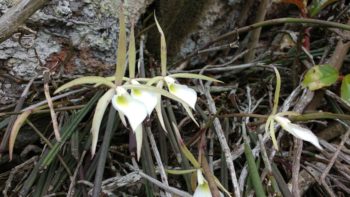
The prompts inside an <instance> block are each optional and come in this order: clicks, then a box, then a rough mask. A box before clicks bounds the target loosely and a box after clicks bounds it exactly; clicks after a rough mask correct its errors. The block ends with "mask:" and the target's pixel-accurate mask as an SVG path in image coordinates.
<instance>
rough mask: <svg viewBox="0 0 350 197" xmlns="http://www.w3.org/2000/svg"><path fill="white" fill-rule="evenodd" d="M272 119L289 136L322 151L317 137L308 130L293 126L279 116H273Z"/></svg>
mask: <svg viewBox="0 0 350 197" xmlns="http://www.w3.org/2000/svg"><path fill="white" fill-rule="evenodd" d="M274 119H275V120H276V121H277V122H278V123H279V124H280V125H281V126H282V128H283V129H284V130H286V131H288V132H289V133H290V134H292V135H293V136H295V137H296V138H299V139H302V140H304V141H308V142H310V143H311V144H313V145H314V146H316V147H317V148H318V149H321V150H322V147H321V145H320V143H319V141H318V138H317V136H316V135H315V134H314V133H313V132H312V131H311V130H309V129H307V128H304V127H301V126H299V125H297V124H293V123H291V122H290V120H289V119H287V118H285V117H281V116H275V117H274Z"/></svg>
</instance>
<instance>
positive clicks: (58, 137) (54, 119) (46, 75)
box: [44, 71, 61, 142]
mask: <svg viewBox="0 0 350 197" xmlns="http://www.w3.org/2000/svg"><path fill="white" fill-rule="evenodd" d="M49 78H50V73H49V72H48V71H45V72H44V94H45V97H46V100H47V104H48V106H49V109H50V115H51V120H52V127H53V131H54V133H55V137H56V140H57V141H58V142H60V141H61V135H60V129H59V128H58V122H57V116H56V113H55V110H54V108H53V102H52V99H51V96H50V89H49V80H50V79H49Z"/></svg>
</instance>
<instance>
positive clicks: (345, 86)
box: [340, 74, 350, 103]
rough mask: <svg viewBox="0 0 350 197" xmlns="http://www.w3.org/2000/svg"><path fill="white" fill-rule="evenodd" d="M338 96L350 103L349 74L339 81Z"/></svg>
mask: <svg viewBox="0 0 350 197" xmlns="http://www.w3.org/2000/svg"><path fill="white" fill-rule="evenodd" d="M340 96H341V98H342V99H343V100H345V101H346V102H349V103H350V74H348V75H345V77H344V78H343V81H342V83H341V88H340Z"/></svg>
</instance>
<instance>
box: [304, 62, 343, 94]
mask: <svg viewBox="0 0 350 197" xmlns="http://www.w3.org/2000/svg"><path fill="white" fill-rule="evenodd" d="M338 77H339V73H338V70H337V69H335V68H334V67H333V66H331V65H329V64H323V65H317V66H314V67H312V68H311V69H310V70H308V71H307V73H306V74H305V77H304V80H303V83H302V85H303V86H304V87H307V88H309V90H311V91H313V90H318V89H321V88H324V87H327V86H330V85H332V84H334V83H335V82H336V81H337V80H338Z"/></svg>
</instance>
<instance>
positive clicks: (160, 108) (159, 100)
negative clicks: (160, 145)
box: [156, 80, 168, 133]
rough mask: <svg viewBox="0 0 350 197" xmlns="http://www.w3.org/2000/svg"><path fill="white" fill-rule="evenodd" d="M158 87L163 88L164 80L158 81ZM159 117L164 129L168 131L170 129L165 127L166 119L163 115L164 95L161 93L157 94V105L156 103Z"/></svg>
mask: <svg viewBox="0 0 350 197" xmlns="http://www.w3.org/2000/svg"><path fill="white" fill-rule="evenodd" d="M157 88H160V89H163V81H162V80H161V81H159V82H158V83H157ZM156 112H157V117H158V120H159V122H160V125H161V126H162V128H163V130H164V131H165V132H166V133H167V132H168V131H167V130H166V128H165V124H164V119H163V115H162V96H161V95H160V94H158V95H157V105H156Z"/></svg>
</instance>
